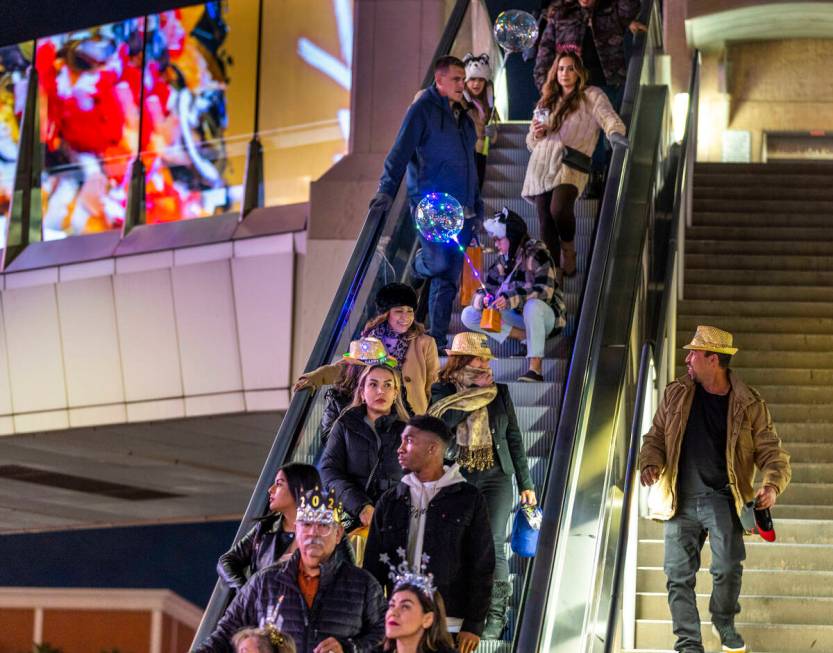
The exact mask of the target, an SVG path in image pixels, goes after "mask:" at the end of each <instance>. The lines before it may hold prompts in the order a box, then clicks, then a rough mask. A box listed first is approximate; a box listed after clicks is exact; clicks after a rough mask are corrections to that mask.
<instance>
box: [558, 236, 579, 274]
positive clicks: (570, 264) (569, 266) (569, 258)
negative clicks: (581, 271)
mask: <svg viewBox="0 0 833 653" xmlns="http://www.w3.org/2000/svg"><path fill="white" fill-rule="evenodd" d="M561 269H562V270H563V271H564V276H565V277H574V276H576V242H575V241H574V240H573V241H570V242H569V243H567V242H564V241H563V240H562V241H561Z"/></svg>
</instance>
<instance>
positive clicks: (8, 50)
mask: <svg viewBox="0 0 833 653" xmlns="http://www.w3.org/2000/svg"><path fill="white" fill-rule="evenodd" d="M31 60H32V47H31V43H30V44H28V45H23V46H19V45H9V46H6V47H2V48H0V249H2V248H3V247H5V246H6V238H7V230H8V224H9V223H8V220H9V212H10V210H11V202H12V195H13V194H14V177H15V169H16V165H17V151H18V144H19V141H20V121H21V118H22V116H23V111H24V109H25V105H26V87H27V82H28V71H29V65H30V64H31Z"/></svg>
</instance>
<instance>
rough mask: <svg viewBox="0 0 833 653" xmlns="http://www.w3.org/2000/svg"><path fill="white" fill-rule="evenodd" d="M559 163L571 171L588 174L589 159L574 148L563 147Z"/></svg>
mask: <svg viewBox="0 0 833 653" xmlns="http://www.w3.org/2000/svg"><path fill="white" fill-rule="evenodd" d="M561 163H562V164H563V165H565V166H567V167H568V168H572V169H573V170H578V171H579V172H584V173H586V174H590V165H591V159H590V157H589V156H587V155H586V154H585V153H584V152H580V151H579V150H577V149H575V148H572V147H567V146H566V145H565V146H564V149H563V150H562V154H561Z"/></svg>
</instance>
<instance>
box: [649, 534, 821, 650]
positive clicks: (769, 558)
mask: <svg viewBox="0 0 833 653" xmlns="http://www.w3.org/2000/svg"><path fill="white" fill-rule="evenodd" d="M778 528H779V524H775V531H776V534H777V533H778ZM745 545H746V560H745V561H744V563H743V568H744V572H745V571H746V570H749V569H766V570H770V571H780V570H782V569H790V570H794V571H826V572H833V546H830V545H825V544H787V543H783V542H779V541H775V542H764V541H763V540H762V539H761V538H759V537H758V536H754V537H752V536H750V537H747V538H746V539H745ZM664 551H665V545H664V543H663V541H662V539H654V540H649V539H642V538H641V537H640V539H639V550H638V551H637V557H638V563H637V564H638V565H639V566H644V567H662V565H663V553H664ZM710 564H711V551H710V550H709V547H708V545H706V546H704V547H703V553H702V563H701V567H702V568H703V569H708V568H709V565H710ZM831 650H833V649H831Z"/></svg>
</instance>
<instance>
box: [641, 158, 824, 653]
mask: <svg viewBox="0 0 833 653" xmlns="http://www.w3.org/2000/svg"><path fill="white" fill-rule="evenodd" d="M831 181H833V165H831V164H821V163H819V164H813V163H800V162H799V163H789V164H788V163H777V164H766V165H755V164H715V163H708V164H698V165H697V167H696V169H695V175H694V226H693V227H691V228H689V229H688V230H687V233H686V241H685V291H684V297H685V299H684V300H683V301H681V302H680V303H679V305H678V307H677V312H678V317H677V329H678V331H677V345H678V348H679V347H680V346H681V345H682V344H685V343H686V342H688V341H689V340H690V339H691V336H692V335H693V333H694V330H695V328H696V327H697V325H698V324H709V325H714V326H718V327H720V328H723V329H726V330H727V331H730V332H732V334H733V335H734V337H735V345H736V346H737V347H738V348H739V349H740V351H739V352H738V353H737V355H736V356H735V357H734V360H733V365H732V369H733V370H734V371H736V372H737V373H738V374H739V375H740V377H741V378H743V379H744V380H745V381H746V382H747V383H749V384H750V385H752V386H754V387H756V388H757V389H758V390H759V391H760V393H761V394H762V395H763V397H764V399H765V400H766V401H767V404H768V405H769V408H770V411H771V413H772V417H773V420H774V422H775V427H776V429H777V431H778V433H779V435H780V436H781V439H782V441H783V445H784V447H785V449H786V450H787V451H788V452H789V453H790V454H791V456H792V469H793V479H792V483H791V485H790V486H789V487H788V488H787V490H786V492H785V493H784V494H783V496H781V497H779V499H778V504H777V506H776V507H775V508H774V509H773V519H774V522H775V529H776V533H777V537H778V539H777V541H776V542H775V543H767V542H764V541H763V540H762V539H761V538H759V537H758V536H749V537H747V538H746V552H747V559H746V562H745V563H744V574H743V589H742V594H741V599H740V604H741V608H742V612H741V613H740V614H739V615H738V617H737V620H736V625H737V628H738V630H739V632H740V633H741V634H742V635H743V636H744V638H745V639H746V643H747V646H748V648H749V650H750V651H754V652H755V653H764V652H769V653H775V652H778V653H811V652H819V653H820V652H828V653H829V652H831V651H833V301H831V300H833V229H831V227H833V187H831ZM683 358H684V352H683V350H681V349H678V352H677V364H678V368H677V369H678V373H679V374H682V373H683V371H684V370H683V367H682V365H683ZM662 554H663V542H662V525H661V524H658V523H655V522H651V521H648V520H640V524H639V548H638V573H637V603H636V615H637V623H636V647H637V649H638V650H640V651H660V650H662V651H667V650H670V649H671V647H672V646H673V643H674V636H673V634H672V631H671V621H670V615H669V612H668V605H667V602H666V594H665V575H664V574H663V571H662ZM709 562H710V553H709V551H708V543H707V544H706V546H705V547H704V555H703V569H702V570H701V571H700V573H699V574H698V576H697V581H698V584H697V592H698V603H699V606H700V613H701V619H702V620H703V621H704V622H706V621H707V620H708V619H709V618H710V616H709V612H708V596H709V592H710V591H711V576H710V575H709V572H708V565H709ZM703 642H704V644H705V647H706V650H707V651H719V650H720V643H719V642H718V641H717V639H716V638H715V637H714V636H713V635H712V634H711V628H710V624H707V625H706V626H705V627H704V628H703Z"/></svg>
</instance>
